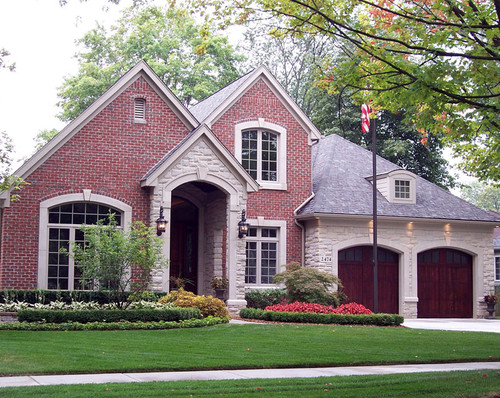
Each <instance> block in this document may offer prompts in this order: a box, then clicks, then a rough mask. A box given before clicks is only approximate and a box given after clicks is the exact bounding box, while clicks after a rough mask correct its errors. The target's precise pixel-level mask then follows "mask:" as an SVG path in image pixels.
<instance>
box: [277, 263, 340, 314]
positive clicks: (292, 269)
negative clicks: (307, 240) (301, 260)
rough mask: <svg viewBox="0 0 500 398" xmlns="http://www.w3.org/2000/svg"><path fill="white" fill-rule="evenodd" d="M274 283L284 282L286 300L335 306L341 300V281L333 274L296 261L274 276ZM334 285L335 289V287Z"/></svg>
mask: <svg viewBox="0 0 500 398" xmlns="http://www.w3.org/2000/svg"><path fill="white" fill-rule="evenodd" d="M274 282H275V283H284V284H285V286H286V290H287V300H288V302H290V303H293V302H295V301H300V302H305V303H317V304H323V305H333V306H337V305H339V304H340V302H341V301H342V296H343V294H342V283H341V282H340V279H339V278H337V277H336V276H335V275H333V274H330V273H328V272H322V271H320V270H318V269H316V268H311V267H301V266H300V264H298V263H296V262H291V263H289V264H287V265H286V271H284V272H281V273H279V274H276V275H275V276H274ZM335 286H336V287H337V289H335Z"/></svg>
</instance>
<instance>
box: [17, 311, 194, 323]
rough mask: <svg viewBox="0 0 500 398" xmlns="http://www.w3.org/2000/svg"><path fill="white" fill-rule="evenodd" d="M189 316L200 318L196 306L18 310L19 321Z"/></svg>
mask: <svg viewBox="0 0 500 398" xmlns="http://www.w3.org/2000/svg"><path fill="white" fill-rule="evenodd" d="M191 318H201V312H200V310H199V309H197V308H172V309H165V310H156V309H136V310H82V311H62V310H22V311H18V313H17V319H18V320H19V322H46V323H65V322H78V323H91V322H106V323H110V322H121V321H128V322H159V321H163V322H167V321H169V322H178V321H182V320H186V319H191Z"/></svg>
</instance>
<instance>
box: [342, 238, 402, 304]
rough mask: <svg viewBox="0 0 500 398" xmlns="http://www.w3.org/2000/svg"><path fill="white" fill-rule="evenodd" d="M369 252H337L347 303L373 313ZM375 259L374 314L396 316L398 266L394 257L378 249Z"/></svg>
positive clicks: (361, 248) (357, 249)
mask: <svg viewBox="0 0 500 398" xmlns="http://www.w3.org/2000/svg"><path fill="white" fill-rule="evenodd" d="M372 252H373V249H372V247H371V246H358V247H351V248H349V249H345V250H341V251H340V252H339V278H340V280H341V282H342V284H343V285H344V293H345V294H346V295H347V297H348V298H349V301H350V302H356V303H359V304H363V305H364V306H365V307H366V308H369V309H371V310H373V304H374V300H373V259H372V257H373V255H372ZM377 259H378V283H377V286H378V310H379V312H384V313H390V314H397V313H398V312H399V266H398V255H397V253H394V252H391V251H390V250H387V249H382V248H379V249H378V251H377Z"/></svg>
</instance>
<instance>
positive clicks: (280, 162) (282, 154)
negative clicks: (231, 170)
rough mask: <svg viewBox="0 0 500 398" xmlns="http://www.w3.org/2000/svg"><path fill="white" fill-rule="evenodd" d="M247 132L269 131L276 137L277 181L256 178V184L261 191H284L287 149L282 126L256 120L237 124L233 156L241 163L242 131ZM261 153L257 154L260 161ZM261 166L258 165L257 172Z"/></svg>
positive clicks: (285, 133) (263, 120) (284, 131)
mask: <svg viewBox="0 0 500 398" xmlns="http://www.w3.org/2000/svg"><path fill="white" fill-rule="evenodd" d="M248 130H258V131H263V130H266V131H269V132H270V133H274V134H276V135H277V138H278V139H277V141H278V153H277V169H278V170H277V179H276V181H265V180H261V179H260V178H257V180H256V181H257V182H258V183H259V184H260V186H261V187H262V189H274V190H286V189H287V182H286V174H287V168H286V147H287V137H286V135H287V132H286V129H285V128H284V127H283V126H280V125H277V124H275V123H270V122H267V121H265V119H262V118H260V119H258V120H253V121H248V122H243V123H238V124H236V125H235V139H234V143H235V155H236V159H238V161H239V162H240V163H241V161H242V156H241V155H242V145H243V137H242V134H243V132H244V131H248ZM260 155H261V153H259V159H260ZM260 167H262V165H261V164H260V165H259V168H258V169H259V170H260Z"/></svg>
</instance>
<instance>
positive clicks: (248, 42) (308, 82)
mask: <svg viewBox="0 0 500 398" xmlns="http://www.w3.org/2000/svg"><path fill="white" fill-rule="evenodd" d="M269 31H272V21H268V22H267V23H259V24H252V25H251V26H249V27H248V29H247V31H246V33H245V40H243V41H242V43H241V47H242V48H243V50H244V52H245V54H246V55H247V59H248V61H247V65H249V66H252V67H256V66H258V65H261V64H264V65H266V66H267V67H268V69H269V70H271V72H272V73H273V74H274V76H276V78H277V79H278V80H279V82H280V83H281V84H282V85H283V86H284V87H285V89H286V90H287V92H288V93H290V95H291V97H292V98H293V99H294V100H295V101H296V102H297V103H298V104H299V105H300V106H301V108H302V109H303V110H304V111H305V112H306V114H307V115H308V116H309V117H310V118H311V120H312V121H313V122H314V124H315V125H316V126H317V127H318V128H319V129H320V130H321V131H322V132H323V133H324V134H326V135H328V134H332V133H335V134H338V135H340V136H342V137H344V138H346V139H348V140H349V141H352V142H354V143H356V144H358V145H361V146H363V147H365V148H371V135H370V134H362V133H361V118H360V113H361V111H360V107H359V106H358V105H356V104H355V102H354V100H353V99H352V98H351V95H350V94H351V93H352V90H344V91H343V93H342V95H341V94H340V93H329V92H327V91H326V90H322V89H320V88H319V87H317V85H316V84H315V76H316V75H317V73H318V70H319V69H320V67H321V65H323V64H324V62H325V61H327V60H329V59H332V56H333V59H336V60H337V59H338V60H339V61H340V58H339V57H337V56H335V55H336V53H338V49H337V48H336V46H335V43H333V42H332V40H331V39H330V38H328V37H325V36H316V37H312V36H306V37H289V36H285V37H280V36H278V37H277V36H269V35H268V32H269ZM377 123H378V125H377V153H378V154H379V155H381V156H383V157H384V158H386V159H388V160H390V161H392V162H394V163H396V164H398V165H399V166H401V167H403V168H405V169H408V170H410V171H412V172H414V173H416V174H418V175H420V176H422V177H424V178H426V179H427V180H429V181H431V182H433V183H435V184H438V185H440V186H441V187H444V188H446V187H453V185H454V180H453V178H452V177H451V175H450V173H449V172H448V170H447V162H446V160H445V159H444V158H443V143H442V139H441V137H440V136H438V135H431V136H430V137H429V139H428V141H427V145H424V144H422V142H421V139H422V134H421V133H420V132H418V131H417V130H416V128H415V127H414V126H413V125H412V124H410V123H407V122H405V120H404V112H398V113H397V114H394V113H391V112H388V111H383V112H381V114H380V115H379V119H378V121H377Z"/></svg>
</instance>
